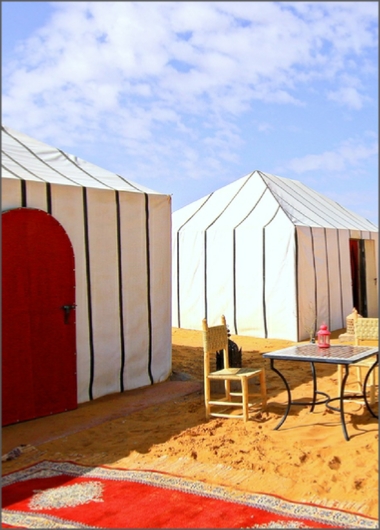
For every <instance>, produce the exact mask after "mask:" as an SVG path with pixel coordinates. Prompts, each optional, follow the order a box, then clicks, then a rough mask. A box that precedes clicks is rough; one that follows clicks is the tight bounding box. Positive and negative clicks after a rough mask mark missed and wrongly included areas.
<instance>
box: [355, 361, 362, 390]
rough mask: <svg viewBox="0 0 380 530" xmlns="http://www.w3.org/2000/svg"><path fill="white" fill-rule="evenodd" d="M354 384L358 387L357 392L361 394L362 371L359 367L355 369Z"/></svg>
mask: <svg viewBox="0 0 380 530" xmlns="http://www.w3.org/2000/svg"><path fill="white" fill-rule="evenodd" d="M356 384H357V385H358V392H361V390H362V388H363V381H362V369H361V367H360V366H357V367H356Z"/></svg>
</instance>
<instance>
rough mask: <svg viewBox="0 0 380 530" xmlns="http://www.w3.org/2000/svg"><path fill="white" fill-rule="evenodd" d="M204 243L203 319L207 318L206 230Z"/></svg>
mask: <svg viewBox="0 0 380 530" xmlns="http://www.w3.org/2000/svg"><path fill="white" fill-rule="evenodd" d="M203 241H204V243H203V253H204V302H205V319H206V320H207V316H208V313H207V230H205V231H204V240H203Z"/></svg>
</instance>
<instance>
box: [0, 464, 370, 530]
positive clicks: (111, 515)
mask: <svg viewBox="0 0 380 530" xmlns="http://www.w3.org/2000/svg"><path fill="white" fill-rule="evenodd" d="M2 505H3V510H2V528H379V526H378V522H377V520H375V519H372V518H369V517H365V516H363V515H359V514H355V513H350V512H347V511H342V510H338V509H334V508H323V507H321V506H317V505H313V504H305V503H297V502H290V501H287V500H285V499H282V498H280V497H278V496H274V495H266V494H259V493H244V492H242V491H237V490H231V489H230V488H225V487H221V486H213V485H210V484H205V483H204V482H201V481H194V480H188V479H184V478H180V477H176V476H173V475H169V474H166V473H162V472H156V471H133V470H124V469H115V468H108V467H105V466H100V467H95V468H94V467H89V466H83V465H78V464H75V463H71V462H52V461H44V462H39V463H38V464H35V465H33V466H30V467H27V468H25V469H22V470H19V471H16V472H14V473H10V474H8V475H4V476H3V477H2Z"/></svg>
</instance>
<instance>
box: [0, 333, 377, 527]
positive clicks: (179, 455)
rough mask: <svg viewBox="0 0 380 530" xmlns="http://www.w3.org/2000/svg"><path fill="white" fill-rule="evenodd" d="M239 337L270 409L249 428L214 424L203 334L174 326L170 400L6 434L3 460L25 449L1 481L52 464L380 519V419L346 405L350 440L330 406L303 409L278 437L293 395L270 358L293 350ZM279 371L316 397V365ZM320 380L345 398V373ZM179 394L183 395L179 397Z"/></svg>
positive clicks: (101, 407) (78, 414)
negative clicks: (100, 468)
mask: <svg viewBox="0 0 380 530" xmlns="http://www.w3.org/2000/svg"><path fill="white" fill-rule="evenodd" d="M343 331H344V330H340V332H335V334H334V335H333V340H332V343H334V342H335V343H338V342H339V341H338V339H337V337H338V335H339V333H342V332H343ZM231 339H232V340H234V341H235V342H236V343H237V344H238V346H239V347H240V346H241V347H242V350H243V357H242V360H243V366H265V368H266V383H267V392H268V405H267V409H266V411H265V412H263V413H259V414H256V415H255V416H252V418H251V419H250V421H249V422H247V423H244V422H243V421H242V420H237V419H220V418H214V419H211V420H209V421H206V420H205V415H204V402H203V387H202V379H203V350H202V336H201V332H198V331H189V330H183V329H177V328H173V374H172V376H171V378H170V381H168V382H165V383H162V384H159V385H154V386H155V387H158V390H157V392H158V391H159V390H160V389H161V390H162V392H161V398H159V397H154V396H153V398H151V399H150V401H149V399H148V400H147V399H146V398H145V393H144V392H145V390H144V389H143V390H142V391H141V390H140V391H139V392H137V393H136V392H133V391H132V392H126V393H124V394H117V395H113V396H106V397H105V398H101V399H99V400H95V401H93V402H91V403H87V404H82V405H80V406H79V407H78V409H77V410H76V411H71V412H67V413H63V414H58V415H56V416H51V417H48V418H40V419H38V420H33V421H28V422H23V423H21V424H16V425H11V426H7V427H5V428H3V430H2V454H3V455H4V454H6V453H8V452H9V451H11V450H12V449H13V448H15V447H16V446H19V445H21V444H23V446H24V447H22V452H21V454H20V455H19V456H18V457H17V458H14V459H12V460H9V461H5V462H3V464H2V473H3V474H5V473H9V472H11V471H14V470H16V469H19V468H22V467H25V466H27V465H30V464H31V463H34V462H38V461H40V460H45V459H51V460H70V461H74V462H78V463H83V464H90V465H100V464H103V465H107V466H114V467H121V468H130V469H132V468H133V469H155V470H161V471H167V472H171V473H174V474H178V475H181V476H186V477H189V478H194V479H200V480H203V481H206V482H209V483H214V484H220V485H224V486H231V487H232V486H233V487H234V488H238V489H242V490H245V491H251V492H264V493H273V494H277V495H280V496H283V497H285V498H288V499H291V500H295V501H297V500H298V501H309V502H314V503H318V504H324V505H327V506H337V507H340V508H346V509H349V510H353V511H356V512H359V513H363V514H366V515H369V516H372V517H377V516H378V422H377V420H376V419H375V418H373V417H372V416H371V415H370V414H369V413H368V411H366V410H365V409H364V408H363V406H362V405H360V403H347V405H346V408H345V410H346V421H347V428H348V432H349V435H350V437H351V439H350V440H349V441H348V442H347V441H346V440H345V439H344V437H343V431H342V427H341V424H340V420H339V414H338V413H337V412H332V411H330V410H328V409H326V407H325V405H319V406H318V407H316V409H315V412H313V413H310V407H307V406H295V407H292V409H291V412H290V415H289V416H288V418H287V420H286V422H285V423H284V425H283V426H282V427H281V429H280V430H278V431H275V430H274V427H275V426H276V424H277V423H278V421H279V420H280V418H281V417H282V413H283V411H284V403H285V402H286V392H285V389H284V385H283V383H282V381H281V379H280V378H279V377H278V375H276V374H275V373H274V372H273V371H272V370H270V367H269V361H268V360H265V359H263V358H262V353H265V352H267V351H271V350H276V349H280V348H282V347H286V346H288V345H291V344H292V343H291V342H288V341H280V340H264V339H255V338H251V337H242V336H234V335H232V336H231ZM368 344H373V343H368ZM276 367H278V368H279V369H280V370H281V371H282V372H283V373H284V374H285V375H286V376H287V378H288V380H289V382H290V385H291V389H292V396H293V399H298V398H299V399H301V398H305V397H306V399H309V398H310V395H311V387H312V383H311V374H310V370H309V365H308V364H306V363H286V362H283V363H278V364H276ZM317 375H318V388H319V389H320V390H323V391H325V392H327V393H328V394H330V396H335V395H337V391H338V387H337V371H336V368H334V367H332V366H329V365H326V364H325V365H322V364H320V365H318V366H317ZM350 377H351V376H350ZM349 383H350V386H351V379H350V380H349ZM160 385H162V386H160ZM181 385H182V386H181ZM149 388H150V389H152V387H149ZM149 388H148V389H147V390H146V392H147V394H146V395H148V390H149ZM180 388H182V389H184V390H182V391H179V392H178V393H176V392H177V389H180ZM170 389H173V393H172V394H171V393H170ZM163 393H164V394H165V395H164V396H162V394H163ZM133 396H135V399H137V398H138V399H139V400H140V401H139V404H138V405H136V406H135V408H134V409H133V408H132V409H130V410H129V409H128V407H127V408H125V407H126V406H127V404H128V403H132V402H133V399H132V398H133ZM136 396H137V397H136ZM157 396H159V392H158V393H157ZM169 397H170V399H169ZM152 399H153V401H152ZM165 399H166V401H165ZM167 399H169V400H167ZM123 407H124V408H123ZM123 411H124V413H123Z"/></svg>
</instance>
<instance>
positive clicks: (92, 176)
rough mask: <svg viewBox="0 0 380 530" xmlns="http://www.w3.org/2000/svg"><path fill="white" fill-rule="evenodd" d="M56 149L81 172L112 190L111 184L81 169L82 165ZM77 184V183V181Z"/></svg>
mask: <svg viewBox="0 0 380 530" xmlns="http://www.w3.org/2000/svg"><path fill="white" fill-rule="evenodd" d="M57 151H58V152H59V153H61V155H62V156H64V157H65V158H66V160H68V161H69V162H71V163H72V164H73V166H75V167H76V168H77V169H79V170H80V171H82V172H83V173H85V174H86V175H88V176H89V177H91V178H92V179H94V180H96V181H97V182H99V184H102V185H103V186H106V187H107V188H109V189H111V190H113V189H114V188H113V187H112V186H109V185H108V184H105V183H104V182H103V181H102V180H100V179H98V178H96V177H94V175H92V174H91V173H89V172H88V171H86V170H85V169H83V168H82V167H80V165H78V164H77V163H76V162H74V160H72V159H71V158H70V157H69V156H68V155H67V154H66V153H65V152H64V151H62V150H61V149H57ZM78 184H79V183H78Z"/></svg>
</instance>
